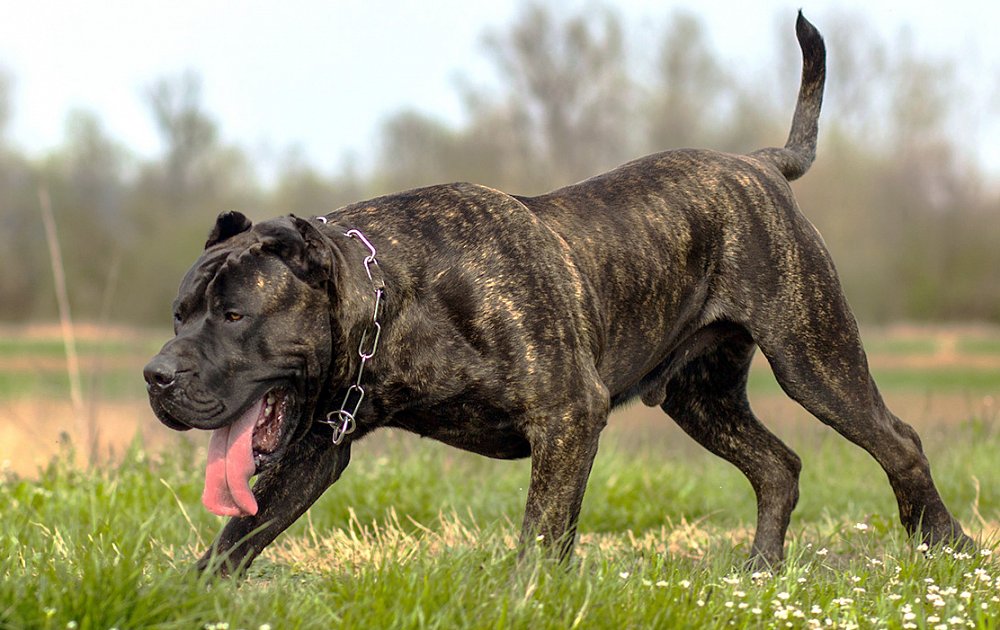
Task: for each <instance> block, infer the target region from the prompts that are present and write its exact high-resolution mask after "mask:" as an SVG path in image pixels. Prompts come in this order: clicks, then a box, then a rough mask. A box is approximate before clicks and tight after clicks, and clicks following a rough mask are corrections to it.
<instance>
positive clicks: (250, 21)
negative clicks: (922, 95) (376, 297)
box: [0, 0, 1000, 171]
mask: <svg viewBox="0 0 1000 630" xmlns="http://www.w3.org/2000/svg"><path fill="white" fill-rule="evenodd" d="M549 4H550V6H555V7H565V8H566V11H567V12H570V11H575V10H577V9H578V8H580V7H587V6H593V3H592V2H584V1H580V0H566V1H565V2H563V3H561V4H560V3H556V2H550V3H549ZM606 4H609V5H610V6H613V7H615V8H616V9H617V10H618V11H619V12H620V13H621V15H622V17H623V18H624V19H625V21H626V25H627V26H628V27H629V29H630V30H629V31H628V35H629V37H630V38H632V39H634V40H635V41H642V38H644V37H647V38H648V37H652V35H653V34H655V33H657V32H659V31H660V30H662V27H663V24H664V23H665V20H666V18H667V16H669V15H670V14H671V12H672V11H673V10H675V9H678V8H685V9H688V10H690V11H692V12H695V13H697V14H699V15H700V16H701V17H702V19H703V22H704V25H705V27H706V31H707V33H708V34H709V36H710V37H711V39H712V41H713V43H714V44H715V46H716V48H717V51H718V53H719V56H720V57H721V58H722V59H725V60H728V61H731V62H732V63H740V62H741V60H742V63H744V64H746V65H747V67H748V68H750V69H753V70H758V69H760V68H762V67H763V64H764V62H765V61H766V60H768V59H770V58H772V57H773V55H774V52H775V51H776V50H780V48H779V45H778V42H776V41H775V38H777V37H779V36H780V37H793V35H792V33H793V31H792V24H793V22H794V17H795V11H796V10H797V9H798V8H799V7H800V6H801V7H802V8H803V9H804V10H805V12H806V15H807V16H808V17H810V18H811V19H812V20H813V21H814V22H815V23H816V24H817V25H818V26H819V27H820V28H821V30H822V26H823V25H822V18H823V16H824V15H828V14H829V13H830V11H831V10H832V9H833V8H837V9H838V10H850V11H854V12H856V13H858V14H860V15H862V16H865V17H867V18H868V21H869V23H870V24H871V26H872V27H873V28H875V29H876V30H877V31H878V32H880V33H882V34H883V36H884V38H885V39H887V40H891V39H892V38H893V37H894V36H895V35H896V34H897V33H899V32H900V30H901V29H909V31H910V32H911V33H912V36H913V40H914V42H915V43H916V45H917V47H918V49H920V50H923V51H927V52H929V53H932V54H945V55H948V56H951V57H954V58H960V59H964V60H965V61H964V62H963V63H965V64H967V65H968V66H969V67H972V68H976V69H978V70H977V71H978V72H980V73H983V74H985V75H986V76H985V77H983V81H982V83H980V84H978V88H977V89H982V90H984V91H983V93H981V94H978V95H976V99H977V100H978V102H981V103H983V104H990V103H992V106H993V108H994V109H993V111H992V114H993V115H994V116H997V117H1000V108H998V107H996V104H997V103H1000V94H998V92H1000V34H998V33H1000V32H998V30H997V29H998V26H997V25H998V24H1000V2H997V1H996V0H991V1H989V2H985V1H984V2H973V1H969V0H952V1H951V2H945V3H942V2H940V1H935V2H926V1H922V0H910V1H908V2H871V1H860V0H800V1H797V2H786V1H783V0H755V1H753V2H735V1H734V0H729V1H722V0H700V1H691V2H688V1H678V2H669V1H667V2H653V1H651V0H607V2H606ZM521 5H522V3H521V2H519V1H518V0H489V1H488V2H479V1H476V0H420V1H404V0H329V1H326V2H323V1H319V0H314V1H310V0H282V1H281V2H256V1H249V0H244V1H241V2H217V1H212V0H197V1H194V0H170V1H167V0H161V1H158V2H147V1H137V0H84V1H72V2H69V1H55V0H29V1H25V0H0V69H2V71H4V72H5V73H6V74H8V75H9V76H11V77H12V78H13V88H14V91H13V99H12V101H13V102H12V105H13V112H12V120H11V121H10V124H9V127H8V140H9V141H12V142H13V143H14V144H15V146H17V147H19V148H20V149H21V150H24V151H26V152H28V153H30V154H32V155H36V156H37V155H43V154H44V153H45V151H46V150H48V149H50V148H52V147H54V146H57V145H58V144H59V143H60V142H61V141H62V138H63V136H64V129H65V123H66V116H67V113H68V112H69V111H71V110H73V109H87V110H91V111H93V112H95V113H97V114H98V116H99V117H100V118H101V120H102V121H103V123H104V125H105V127H106V129H107V130H108V132H109V133H110V134H111V135H112V136H113V137H115V138H116V139H118V140H119V141H120V142H122V143H123V144H125V145H126V146H128V147H129V148H130V149H132V150H133V151H136V152H137V153H139V154H142V155H153V154H155V153H156V152H157V151H158V150H159V145H158V140H157V136H156V132H155V129H154V127H153V124H152V121H151V119H150V116H149V114H148V108H147V106H146V104H145V103H144V102H143V98H142V94H143V90H144V88H145V87H146V86H148V85H149V84H150V83H151V82H152V81H154V80H155V79H157V78H159V77H162V76H164V75H169V74H174V75H175V74H178V73H180V72H181V71H184V70H187V69H191V70H194V71H195V72H197V73H198V74H200V75H201V77H202V79H203V85H204V94H203V102H204V105H205V108H206V109H207V110H208V112H209V113H210V114H211V115H212V116H213V117H214V118H215V119H216V120H217V121H218V122H219V124H220V128H221V132H222V136H223V138H224V139H225V140H226V141H227V142H234V143H237V144H239V145H241V146H243V147H244V148H246V149H248V150H249V151H251V152H253V153H254V154H255V155H256V156H257V157H263V158H265V160H266V158H267V156H268V155H271V156H272V157H273V156H277V155H279V154H281V153H282V152H283V151H285V150H286V149H288V148H289V147H292V146H298V147H300V148H301V150H302V151H303V153H304V155H305V157H306V159H307V160H308V161H309V162H311V163H313V164H315V165H316V166H318V167H319V168H321V169H322V170H326V171H332V170H334V169H336V168H337V167H338V165H339V164H340V163H341V162H342V159H343V156H344V155H345V154H347V153H355V154H357V155H359V156H360V157H362V158H366V157H370V155H371V154H372V152H373V143H374V142H375V140H376V137H377V134H376V131H377V128H378V125H379V122H380V121H381V120H383V119H384V118H385V117H386V116H387V115H389V114H391V113H393V112H395V111H398V110H400V109H402V108H416V109H419V110H421V111H425V112H427V113H431V114H435V115H438V116H441V117H443V118H445V119H448V120H458V119H459V118H460V115H461V111H462V107H461V103H460V101H459V99H458V97H457V90H456V89H455V86H456V82H457V81H458V80H459V78H460V77H461V78H463V80H466V81H469V82H472V83H474V84H486V85H489V84H490V82H491V80H492V76H491V75H490V69H491V66H490V64H489V62H488V60H487V58H486V56H485V55H484V53H483V46H482V34H483V33H484V32H485V31H486V30H494V31H497V30H502V29H503V27H504V25H505V24H508V23H509V22H510V21H511V20H512V19H513V18H514V17H515V16H516V15H517V11H518V8H519V7H520V6H521ZM785 15H787V26H785V27H784V28H786V30H785V31H784V32H783V33H782V32H779V31H777V30H776V26H778V22H779V21H780V19H781V18H783V16H785ZM984 106H985V105H984ZM998 128H1000V125H993V126H992V129H993V130H997V129H998ZM979 142H980V143H982V146H983V147H984V149H983V150H982V153H983V154H987V155H989V159H990V160H991V161H992V162H994V163H995V164H1000V137H985V138H979Z"/></svg>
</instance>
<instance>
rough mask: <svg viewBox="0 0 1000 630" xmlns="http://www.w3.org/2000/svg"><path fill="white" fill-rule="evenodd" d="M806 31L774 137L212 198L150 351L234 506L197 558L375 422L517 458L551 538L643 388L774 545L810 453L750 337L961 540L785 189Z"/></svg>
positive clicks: (307, 482) (786, 385)
mask: <svg viewBox="0 0 1000 630" xmlns="http://www.w3.org/2000/svg"><path fill="white" fill-rule="evenodd" d="M796 30H797V35H798V40H799V44H800V46H801V48H802V55H803V71H802V84H801V88H800V92H799V99H798V104H797V106H796V110H795V115H794V118H793V121H792V128H791V133H790V135H789V138H788V142H787V144H786V145H785V146H784V147H783V148H769V149H763V150H760V151H757V152H755V153H751V154H749V155H730V154H725V153H718V152H714V151H707V150H688V149H685V150H678V151H668V152H665V153H659V154H656V155H651V156H648V157H645V158H641V159H639V160H636V161H633V162H630V163H628V164H625V165H623V166H621V167H619V168H617V169H615V170H613V171H611V172H608V173H605V174H603V175H599V176H597V177H594V178H592V179H588V180H586V181H584V182H581V183H579V184H575V185H572V186H568V187H566V188H561V189H559V190H556V191H555V192H552V193H549V194H546V195H542V196H539V197H520V196H515V195H508V194H505V193H503V192H500V191H497V190H493V189H490V188H486V187H483V186H476V185H472V184H450V185H441V186H431V187H428V188H421V189H417V190H411V191H407V192H403V193H399V194H395V195H389V196H385V197H379V198H377V199H373V200H370V201H363V202H360V203H356V204H353V205H350V206H347V207H345V208H342V209H340V210H337V211H336V212H333V213H331V214H329V215H327V216H326V217H320V218H318V219H312V220H306V219H301V218H298V217H295V216H288V217H283V218H278V219H274V220H271V221H266V222H264V223H260V224H258V225H256V226H252V225H251V223H250V221H249V220H247V219H246V218H245V217H244V216H243V215H241V214H239V213H235V212H230V213H225V214H222V215H220V216H219V218H218V222H217V223H216V225H215V227H214V229H213V230H212V232H211V235H210V236H209V239H208V242H207V243H206V244H205V251H204V253H203V254H202V255H201V257H200V258H199V259H198V260H197V262H195V264H194V266H193V267H192V268H191V270H190V271H189V272H188V274H187V275H186V276H185V278H184V280H183V282H182V284H181V287H180V293H179V296H178V298H177V300H176V302H175V305H174V318H175V328H176V336H175V337H174V338H173V339H171V340H170V341H168V342H167V343H166V345H165V346H164V347H163V349H162V350H161V351H160V353H159V354H158V355H156V357H154V358H153V360H152V361H151V362H150V363H149V365H147V366H146V369H145V378H146V381H147V383H148V389H149V397H150V402H151V404H152V407H153V409H154V410H155V412H156V415H157V416H158V417H159V418H160V419H161V420H162V421H163V423H164V424H166V425H167V426H169V427H171V428H173V429H177V430H187V429H191V428H197V429H209V430H212V431H213V434H212V438H211V443H210V447H209V463H208V470H207V473H206V484H205V495H204V497H203V499H204V502H205V504H206V506H208V508H209V509H211V510H212V511H214V512H216V513H218V514H226V515H231V516H233V517H234V518H232V519H231V520H230V521H229V523H228V524H227V525H226V526H225V528H224V529H223V531H222V533H221V535H220V536H219V538H218V539H217V540H216V541H215V543H214V544H213V545H212V548H211V549H210V550H209V552H207V553H206V554H205V556H204V557H203V558H202V560H201V562H200V566H201V567H202V568H204V567H206V566H210V565H209V559H210V558H211V557H212V554H213V553H214V554H220V555H221V556H222V557H224V560H223V561H222V562H221V563H220V564H219V565H217V570H219V571H220V572H222V573H229V572H231V571H232V570H234V569H235V568H237V567H246V566H247V565H249V563H250V562H251V561H252V560H253V559H254V558H255V557H256V556H257V555H258V554H259V553H260V551H261V550H262V549H263V548H264V547H265V546H266V545H267V544H269V543H270V542H271V541H272V540H274V538H275V537H276V536H277V535H278V534H279V533H281V532H282V531H283V530H284V529H285V528H286V527H288V526H289V525H290V524H291V523H292V522H293V521H295V520H296V519H297V518H298V517H299V516H300V515H301V514H302V513H303V512H304V511H305V510H306V509H307V508H308V507H309V506H310V505H311V504H312V503H313V502H314V501H315V500H316V499H317V498H318V497H319V496H320V495H321V494H322V493H323V492H324V491H325V490H326V489H327V488H328V487H329V486H330V485H331V484H332V483H333V482H335V481H336V480H337V479H338V478H339V477H340V474H341V473H342V472H343V471H344V468H345V467H346V466H347V463H348V459H349V457H350V451H351V444H352V443H353V442H354V441H355V440H358V439H361V438H362V437H364V436H366V435H368V434H369V433H371V432H372V431H374V430H375V429H377V428H379V427H397V428H402V429H406V430H408V431H412V432H414V433H417V434H419V435H422V436H426V437H430V438H434V439H436V440H440V441H442V442H445V443H447V444H451V445H452V446H456V447H458V448H462V449H465V450H468V451H472V452H475V453H480V454H482V455H486V456H488V457H497V458H504V459H508V458H509V459H513V458H522V457H529V456H530V457H531V482H530V486H529V488H528V497H527V507H526V509H525V514H524V526H523V529H522V533H521V540H522V543H532V544H534V542H535V541H536V540H541V541H543V546H547V547H548V548H550V549H551V550H553V551H554V553H555V554H556V555H559V556H561V557H565V556H566V555H567V554H568V553H569V552H570V550H571V547H572V544H573V539H574V536H575V529H576V523H577V516H578V514H579V511H580V504H581V501H582V500H583V494H584V489H585V488H586V485H587V478H588V475H589V473H590V469H591V465H592V464H593V461H594V456H595V454H596V453H597V445H598V439H599V436H600V434H601V430H602V429H603V428H604V426H605V424H606V422H607V418H608V413H609V411H610V410H611V409H613V408H614V407H616V406H619V405H622V404H624V403H626V402H627V401H629V400H631V399H633V398H635V397H640V398H641V399H642V401H643V402H644V403H646V404H647V405H650V406H653V405H659V406H660V407H661V408H662V409H663V410H664V411H665V412H666V413H667V414H669V415H670V417H672V418H673V419H674V420H675V421H676V422H677V423H678V424H679V425H680V426H681V427H682V428H683V429H684V430H685V431H686V432H687V433H688V434H690V435H691V436H692V437H693V438H694V439H695V440H697V441H698V442H699V443H701V444H702V445H704V446H705V447H706V448H708V449H709V450H710V451H712V452H713V453H715V454H716V455H718V456H720V457H722V458H724V459H726V460H727V461H729V462H731V463H732V464H733V465H735V466H736V467H737V468H739V469H740V470H741V471H742V472H743V473H744V474H745V475H746V476H747V478H748V479H749V480H750V483H751V484H752V486H753V489H754V491H755V492H756V494H757V510H758V514H757V519H758V520H757V530H756V535H755V538H754V541H753V547H752V550H751V560H752V562H754V563H755V564H757V565H760V566H770V565H774V564H776V563H778V562H780V560H781V559H782V557H783V544H784V537H785V530H786V528H787V527H788V522H789V518H790V515H791V512H792V508H793V507H794V506H795V503H796V500H797V499H798V475H799V470H800V468H801V462H800V460H799V458H798V457H797V456H796V455H795V453H793V452H792V451H791V449H789V448H788V447H787V446H786V445H785V444H783V443H782V442H781V440H779V439H778V438H777V437H775V436H774V435H773V434H772V433H770V432H769V431H768V430H767V429H766V428H764V426H763V425H762V424H761V423H760V421H759V420H758V419H757V418H756V417H755V416H754V413H753V411H751V409H750V405H749V404H748V402H747V395H746V384H747V371H748V369H749V367H750V359H751V356H752V355H753V353H754V350H755V348H756V347H759V348H760V349H761V350H762V351H763V353H764V355H765V356H766V357H767V359H768V361H769V362H770V364H771V366H772V368H773V370H774V373H775V375H776V377H777V379H778V381H779V383H781V386H782V388H783V389H784V390H785V392H786V393H787V394H788V395H789V396H791V397H792V398H793V399H795V400H796V401H798V402H799V403H800V404H801V405H802V406H803V407H805V408H806V409H807V410H809V411H810V412H811V413H812V414H813V415H815V416H816V417H817V418H819V419H820V420H821V421H823V422H824V423H826V424H828V425H830V426H832V427H833V428H834V429H836V430H837V431H838V432H840V433H841V434H842V435H843V436H845V437H846V438H847V439H849V440H851V441H852V442H854V443H855V444H857V445H859V446H861V447H862V448H864V449H865V450H866V451H868V452H869V453H870V454H871V455H872V456H873V457H874V458H875V459H876V460H877V461H878V463H879V464H881V466H882V468H883V469H884V470H885V472H886V474H887V475H888V477H889V483H890V484H891V485H892V489H893V491H894V492H895V495H896V499H897V501H898V503H899V512H900V517H901V519H902V522H903V525H904V527H905V528H906V530H907V532H909V533H910V534H911V535H913V536H915V537H917V538H919V539H920V540H922V541H924V542H928V543H937V542H943V541H949V542H952V543H961V544H966V543H969V542H970V541H969V540H968V538H967V537H966V536H965V534H964V533H963V532H962V528H961V526H960V525H959V523H958V521H956V520H955V519H954V518H953V517H952V515H951V514H950V513H949V512H948V509H947V508H946V507H945V505H944V503H943V501H942V500H941V497H940V495H939V494H938V491H937V489H936V488H935V486H934V482H933V481H932V479H931V473H930V468H929V465H928V462H927V459H926V457H925V456H924V453H923V451H922V449H921V444H920V439H919V438H918V437H917V434H916V433H915V432H914V430H913V429H912V428H910V426H908V425H907V424H905V423H903V422H902V421H900V420H899V419H898V418H896V416H894V415H893V414H892V413H890V411H889V410H888V409H887V408H886V406H885V404H884V403H883V401H882V397H881V396H880V395H879V392H878V389H877V388H876V386H875V383H874V382H873V380H872V377H871V375H870V374H869V371H868V365H867V360H866V358H865V353H864V350H863V349H862V346H861V342H860V340H859V337H858V330H857V325H856V323H855V320H854V317H853V316H852V314H851V311H850V309H849V308H848V305H847V302H846V300H845V299H844V295H843V292H842V291H841V287H840V284H839V281H838V279H837V274H836V272H835V271H834V267H833V263H832V262H831V260H830V256H829V254H828V253H827V250H826V248H825V247H824V245H823V240H822V238H821V237H820V235H819V233H818V232H817V231H816V229H815V228H814V227H813V226H812V225H811V224H810V223H809V221H808V220H807V219H806V218H805V217H804V216H803V215H802V213H801V212H800V211H799V208H798V206H797V205H796V202H795V200H794V199H793V197H792V190H791V188H790V186H789V184H788V182H789V181H790V180H794V179H796V178H798V177H800V176H801V175H802V174H804V173H805V172H806V169H807V168H808V167H809V165H810V164H811V163H812V161H813V158H814V155H815V147H816V135H817V119H818V117H819V111H820V104H821V102H822V94H823V83H824V77H825V48H824V44H823V40H822V38H821V36H820V35H819V33H818V32H817V31H816V29H815V28H814V27H813V26H812V25H811V24H810V23H809V22H808V21H806V20H805V19H804V18H803V17H802V16H801V14H800V15H799V19H798V22H797V24H796ZM254 474H259V478H258V480H257V483H256V485H254V486H253V488H252V489H251V487H250V483H249V479H250V478H251V476H252V475H254Z"/></svg>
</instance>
